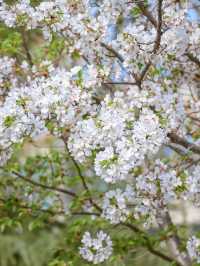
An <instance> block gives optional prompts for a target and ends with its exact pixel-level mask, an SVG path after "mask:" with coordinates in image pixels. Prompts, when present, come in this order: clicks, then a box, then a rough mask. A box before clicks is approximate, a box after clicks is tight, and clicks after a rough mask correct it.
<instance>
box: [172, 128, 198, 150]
mask: <svg viewBox="0 0 200 266" xmlns="http://www.w3.org/2000/svg"><path fill="white" fill-rule="evenodd" d="M168 137H169V138H170V140H171V142H172V143H176V144H179V145H181V146H183V147H185V148H186V149H189V150H190V151H192V152H194V153H197V154H200V146H198V145H196V144H193V143H190V142H189V141H188V140H187V139H185V138H183V137H180V136H178V135H177V134H176V133H174V132H171V133H169V134H168Z"/></svg>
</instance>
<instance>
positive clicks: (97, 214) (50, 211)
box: [0, 198, 100, 216]
mask: <svg viewBox="0 0 200 266" xmlns="http://www.w3.org/2000/svg"><path fill="white" fill-rule="evenodd" d="M9 200H10V199H7V200H6V199H2V198H0V201H1V202H2V203H3V204H6V203H7V201H9ZM18 201H19V200H18V199H16V206H17V207H19V208H22V209H28V210H30V211H38V212H43V213H49V214H51V215H65V214H66V213H65V212H64V211H59V212H54V211H52V210H48V209H47V210H45V209H40V208H35V207H34V208H32V207H31V206H27V205H22V204H19V203H18ZM69 214H71V215H76V216H78V215H86V216H92V215H93V216H100V214H99V213H96V212H85V211H79V212H70V213H69Z"/></svg>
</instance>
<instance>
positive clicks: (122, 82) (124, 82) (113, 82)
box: [103, 81, 137, 85]
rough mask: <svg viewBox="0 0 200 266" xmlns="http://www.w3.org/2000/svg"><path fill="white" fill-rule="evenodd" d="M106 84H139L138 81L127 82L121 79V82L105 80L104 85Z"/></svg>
mask: <svg viewBox="0 0 200 266" xmlns="http://www.w3.org/2000/svg"><path fill="white" fill-rule="evenodd" d="M104 84H106V85H107V84H110V85H137V83H136V82H128V81H127V82H126V81H121V82H120V81H119V82H117V81H110V82H104V83H103V85H104Z"/></svg>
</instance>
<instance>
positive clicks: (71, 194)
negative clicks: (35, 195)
mask: <svg viewBox="0 0 200 266" xmlns="http://www.w3.org/2000/svg"><path fill="white" fill-rule="evenodd" d="M12 173H13V174H14V175H16V176H17V177H18V178H20V179H22V180H24V181H26V182H28V183H30V184H32V185H34V186H37V187H41V188H44V189H48V190H53V191H57V192H61V193H63V194H67V195H69V196H71V197H77V195H76V193H75V192H73V191H70V190H66V189H63V188H57V187H52V186H48V185H44V184H41V183H39V182H36V181H33V180H31V179H29V178H27V177H25V176H23V175H21V174H20V173H18V172H16V171H12Z"/></svg>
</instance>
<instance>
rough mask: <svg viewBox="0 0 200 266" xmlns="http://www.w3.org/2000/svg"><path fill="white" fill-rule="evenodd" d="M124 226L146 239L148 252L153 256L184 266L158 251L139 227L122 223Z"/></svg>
mask: <svg viewBox="0 0 200 266" xmlns="http://www.w3.org/2000/svg"><path fill="white" fill-rule="evenodd" d="M122 225H124V226H126V227H128V228H130V229H131V230H132V231H134V232H135V233H138V234H140V235H141V236H142V237H143V238H144V240H145V242H146V245H145V246H146V248H147V249H148V251H149V252H150V253H151V254H153V255H155V256H157V257H159V258H161V259H163V260H165V261H168V262H171V263H172V262H173V263H176V265H177V266H182V265H181V264H180V263H179V262H178V261H176V260H175V259H174V258H172V257H170V256H168V255H166V254H164V253H162V252H161V251H159V250H156V249H155V248H154V247H153V246H152V244H151V242H150V240H149V238H148V236H147V234H146V233H145V232H144V231H143V230H141V229H140V228H138V227H137V226H135V225H133V224H129V223H122Z"/></svg>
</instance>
